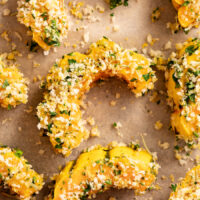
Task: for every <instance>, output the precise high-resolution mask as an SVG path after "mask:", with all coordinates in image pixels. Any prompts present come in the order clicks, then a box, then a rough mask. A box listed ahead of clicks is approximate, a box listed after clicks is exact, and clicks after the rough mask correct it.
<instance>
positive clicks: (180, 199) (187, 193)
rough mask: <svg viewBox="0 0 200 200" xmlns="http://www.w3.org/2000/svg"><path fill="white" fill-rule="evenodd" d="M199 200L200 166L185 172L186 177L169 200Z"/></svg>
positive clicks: (175, 188)
mask: <svg viewBox="0 0 200 200" xmlns="http://www.w3.org/2000/svg"><path fill="white" fill-rule="evenodd" d="M198 199H200V165H198V166H196V167H194V168H193V169H191V170H190V171H189V172H187V174H186V177H185V178H184V179H183V180H182V181H181V182H180V183H179V184H177V185H175V187H174V188H173V192H172V193H171V195H170V198H169V200H198Z"/></svg>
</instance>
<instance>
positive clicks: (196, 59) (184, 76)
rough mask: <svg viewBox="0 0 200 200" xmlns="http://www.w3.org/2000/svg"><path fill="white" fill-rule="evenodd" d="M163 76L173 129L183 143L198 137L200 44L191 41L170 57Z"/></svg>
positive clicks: (199, 117) (196, 41) (199, 131)
mask: <svg viewBox="0 0 200 200" xmlns="http://www.w3.org/2000/svg"><path fill="white" fill-rule="evenodd" d="M168 68H169V69H168V71H167V72H166V79H167V89H168V96H169V99H170V100H171V105H172V107H173V113H172V116H171V126H172V129H173V130H174V131H175V132H176V133H177V134H178V137H179V138H181V139H184V140H185V141H186V142H189V141H194V140H195V139H197V138H199V136H200V40H199V39H197V38H195V39H190V40H188V41H187V42H185V43H184V45H183V47H182V48H181V49H180V50H179V51H178V52H177V53H176V54H172V56H171V58H170V60H169V62H168Z"/></svg>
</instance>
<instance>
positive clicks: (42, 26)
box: [17, 0, 68, 51]
mask: <svg viewBox="0 0 200 200" xmlns="http://www.w3.org/2000/svg"><path fill="white" fill-rule="evenodd" d="M66 13H67V11H66V10H65V8H64V0H18V14H17V19H18V21H19V22H20V23H22V24H24V25H25V26H26V27H27V28H29V30H30V31H31V32H32V36H33V40H34V41H35V42H37V43H38V44H39V45H40V46H41V47H42V48H43V49H44V50H46V51H47V50H49V49H50V47H57V46H60V43H61V41H62V39H63V38H64V37H66V35H67V30H68V20H67V14H66Z"/></svg>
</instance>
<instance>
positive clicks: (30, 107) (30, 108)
mask: <svg viewBox="0 0 200 200" xmlns="http://www.w3.org/2000/svg"><path fill="white" fill-rule="evenodd" d="M24 112H26V113H31V112H33V106H29V107H28V109H25V110H24Z"/></svg>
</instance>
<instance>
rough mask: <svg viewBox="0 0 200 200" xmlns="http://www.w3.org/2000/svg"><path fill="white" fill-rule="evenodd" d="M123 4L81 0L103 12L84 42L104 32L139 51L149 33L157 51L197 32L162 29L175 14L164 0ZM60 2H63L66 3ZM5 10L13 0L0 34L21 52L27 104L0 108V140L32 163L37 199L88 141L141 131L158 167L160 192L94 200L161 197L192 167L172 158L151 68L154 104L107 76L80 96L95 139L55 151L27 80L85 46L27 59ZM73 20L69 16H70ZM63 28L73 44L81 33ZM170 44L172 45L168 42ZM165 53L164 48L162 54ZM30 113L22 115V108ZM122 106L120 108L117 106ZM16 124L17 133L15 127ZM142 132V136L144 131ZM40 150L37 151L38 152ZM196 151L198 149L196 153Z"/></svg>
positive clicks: (3, 48)
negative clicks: (41, 179) (40, 181)
mask: <svg viewBox="0 0 200 200" xmlns="http://www.w3.org/2000/svg"><path fill="white" fill-rule="evenodd" d="M129 1H130V2H129V6H128V7H126V8H125V7H119V8H117V9H115V10H112V11H110V9H109V7H108V5H107V4H106V3H105V2H104V1H103V0H93V1H92V0H84V2H85V3H86V4H90V5H92V6H96V4H99V5H102V6H103V7H105V12H104V13H103V14H100V13H99V14H97V15H98V17H100V21H99V22H95V23H87V21H84V22H83V23H85V24H86V25H87V26H88V28H87V29H86V31H88V32H89V33H90V42H89V43H88V45H89V44H90V43H91V42H95V41H97V40H98V39H100V38H101V37H102V36H104V35H105V36H107V37H109V38H111V39H112V40H113V41H115V42H118V43H120V44H121V45H122V46H123V47H124V48H133V47H136V48H138V49H141V46H142V44H143V43H144V42H145V41H146V36H147V34H149V33H151V34H152V36H153V37H156V38H159V41H158V42H156V44H155V45H154V46H153V47H152V48H154V49H163V46H164V44H165V43H166V42H167V41H169V40H171V41H172V43H173V44H175V43H176V42H183V41H184V40H185V39H186V38H187V37H189V36H192V35H195V36H197V31H195V30H192V31H191V32H190V33H189V34H188V35H185V34H184V33H183V32H179V33H178V34H175V35H172V34H171V31H170V30H168V29H167V28H166V23H167V22H169V21H171V22H173V21H174V17H175V15H176V12H175V10H174V9H173V7H172V5H171V3H170V1H169V0H138V1H136V0H129ZM67 2H68V1H66V2H65V3H67ZM156 7H160V8H161V18H160V20H159V21H158V22H156V23H154V24H152V22H151V19H150V16H151V13H152V11H153V9H155V8H156ZM5 8H9V9H10V10H11V11H12V13H15V12H16V0H9V1H8V3H7V4H5V5H3V6H2V5H1V6H0V24H3V26H0V27H1V28H0V33H2V32H3V31H4V30H7V31H8V34H9V37H10V38H11V40H12V42H14V43H15V44H16V45H17V50H18V51H20V52H21V53H22V55H23V56H22V57H18V59H17V61H18V63H20V64H21V66H20V69H21V71H22V72H23V73H24V75H25V77H28V78H29V80H30V85H29V102H28V104H26V105H20V106H18V107H17V108H16V109H13V110H11V111H7V110H5V109H2V108H0V142H1V143H3V144H6V145H8V146H10V147H18V148H20V149H21V150H23V152H24V156H25V158H26V159H27V160H28V161H29V162H30V163H31V164H32V165H33V168H34V169H35V170H36V171H37V172H39V173H43V174H44V175H45V182H46V184H45V186H44V189H43V190H42V191H41V192H40V194H39V195H38V196H37V200H42V199H44V197H45V196H46V195H47V194H48V192H49V189H48V184H49V182H50V179H49V178H50V177H51V176H52V175H53V174H55V173H58V172H59V169H58V168H59V167H60V166H63V165H64V164H65V163H66V162H67V161H69V160H72V159H75V158H77V157H78V155H79V154H80V152H81V151H82V150H83V149H84V148H85V147H89V146H91V145H94V144H102V145H106V144H108V143H109V142H111V141H113V140H116V141H119V142H125V143H129V142H131V141H132V140H139V141H140V144H142V139H141V134H143V135H144V139H145V141H146V144H147V146H148V148H149V149H150V151H151V152H157V154H158V162H159V164H160V165H161V168H160V170H159V175H158V181H157V184H159V185H160V187H161V189H160V190H154V191H151V192H147V193H146V194H145V195H143V196H139V197H135V196H134V192H133V191H127V190H120V191H119V190H111V191H108V192H105V193H104V194H100V195H97V199H98V200H100V199H105V200H106V199H108V198H109V197H110V196H113V197H116V199H120V200H127V199H129V200H130V199H134V198H137V199H138V200H143V199H148V198H152V199H156V200H166V199H168V197H169V194H170V191H171V189H170V188H169V187H170V185H171V180H170V178H169V176H170V175H171V174H173V175H174V176H175V182H177V181H178V179H179V178H180V177H183V176H184V175H185V173H186V171H187V170H188V168H189V167H191V166H193V165H194V162H192V161H191V162H188V163H187V164H186V165H185V166H180V165H179V163H178V161H177V160H176V159H175V158H174V152H173V149H174V143H175V137H174V134H173V133H172V132H170V131H169V130H168V129H169V118H170V109H169V107H168V106H167V105H166V95H165V92H166V89H165V85H164V75H163V73H162V72H157V76H158V78H159V81H158V82H157V83H156V88H155V90H158V91H159V90H162V91H164V94H163V95H161V103H160V104H159V105H157V104H156V103H152V102H150V101H149V96H148V95H147V96H144V97H141V98H138V99H137V98H135V97H134V95H133V94H132V93H131V91H130V90H129V89H128V88H127V84H126V83H124V82H123V81H120V80H117V79H113V78H112V79H109V80H108V81H105V82H104V83H103V84H102V83H101V84H96V86H95V87H93V88H92V89H91V90H90V92H89V93H88V94H87V95H86V100H85V102H86V103H87V102H88V101H90V102H91V103H90V104H89V105H90V106H88V107H87V109H86V111H85V115H84V117H85V118H87V116H92V117H94V119H95V122H96V125H97V126H98V127H99V130H100V132H101V137H100V138H90V139H89V140H88V141H85V142H84V143H82V144H81V146H80V147H79V148H76V149H74V150H73V153H72V154H71V155H70V156H69V157H68V158H64V157H63V156H62V155H59V154H55V153H54V151H53V149H52V146H51V144H50V142H49V138H48V137H40V136H39V134H40V131H39V130H38V129H37V123H38V120H37V118H36V116H35V115H36V112H35V111H36V106H37V105H38V103H39V102H40V101H41V100H42V98H43V96H42V90H40V89H39V87H38V86H39V82H37V83H33V77H35V76H37V75H38V74H39V75H40V76H45V75H46V74H47V72H48V70H49V68H50V67H51V66H52V64H53V63H54V62H55V59H56V58H60V57H61V56H62V55H63V54H64V53H69V52H72V51H75V50H77V51H81V52H84V51H85V50H86V49H87V47H88V45H86V46H85V47H83V48H76V49H74V48H73V47H72V46H69V47H64V46H63V47H60V48H57V52H53V51H51V52H50V54H49V56H44V55H43V52H42V50H39V51H38V52H37V53H32V54H33V56H34V57H33V59H31V60H30V59H28V58H27V55H28V54H29V53H30V52H29V49H28V48H27V46H26V43H27V41H30V37H28V36H26V31H27V29H26V28H25V27H24V26H23V25H20V24H19V23H18V22H17V20H16V17H15V16H8V17H4V16H3V15H2V12H3V10H4V9H5ZM111 13H114V14H115V17H116V23H115V24H117V25H119V28H120V29H119V31H118V32H113V30H112V25H111V23H110V14H111ZM71 20H74V19H73V17H71ZM74 21H75V20H74ZM74 29H75V27H72V30H71V31H70V32H69V35H68V41H69V42H70V44H76V43H77V42H79V41H81V40H82V39H81V38H82V36H83V33H84V31H80V32H76V31H73V30H74ZM15 32H18V33H20V35H21V36H22V41H20V40H19V38H18V37H17V36H16V34H15ZM173 47H174V45H173ZM10 50H11V45H10V43H8V42H6V41H5V40H3V39H2V38H0V52H9V51H10ZM166 53H168V52H166ZM33 61H35V62H37V63H40V67H38V68H34V67H33ZM116 93H120V98H119V99H116V98H115V96H116ZM112 100H114V101H116V102H117V103H116V106H110V102H111V101H112ZM30 106H31V107H32V108H33V111H32V112H30V113H28V112H26V111H25V110H31V109H30ZM124 106H125V107H126V110H122V109H121V108H122V107H124ZM157 120H160V121H161V122H162V123H163V125H164V126H163V128H162V129H161V130H159V131H158V130H155V129H154V124H155V122H156V121H157ZM114 122H120V123H121V124H122V128H121V129H120V132H121V134H122V135H123V136H122V137H120V136H119V135H118V134H117V131H116V130H115V129H113V127H112V124H113V123H114ZM19 127H21V131H20V128H19ZM144 133H146V134H144ZM158 140H160V141H161V142H168V143H169V144H170V147H169V149H167V150H163V149H162V148H160V147H159V145H158ZM41 152H42V153H41ZM196 153H198V152H196ZM163 175H164V176H166V177H167V179H166V180H162V179H161V176H163ZM0 200H9V198H6V197H4V196H0Z"/></svg>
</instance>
